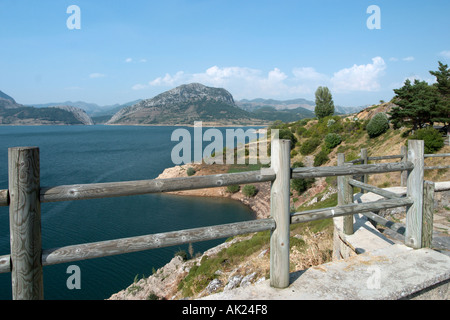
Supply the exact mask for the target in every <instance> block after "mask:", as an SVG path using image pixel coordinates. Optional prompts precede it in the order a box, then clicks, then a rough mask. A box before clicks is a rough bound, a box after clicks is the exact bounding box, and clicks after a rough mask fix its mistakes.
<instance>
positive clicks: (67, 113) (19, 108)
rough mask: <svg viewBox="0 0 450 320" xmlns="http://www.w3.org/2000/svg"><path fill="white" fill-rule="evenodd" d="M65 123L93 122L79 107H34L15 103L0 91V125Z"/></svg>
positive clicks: (89, 123) (85, 123) (86, 123)
mask: <svg viewBox="0 0 450 320" xmlns="http://www.w3.org/2000/svg"><path fill="white" fill-rule="evenodd" d="M2 124H6V125H47V124H49V125H55V124H58V125H66V124H84V125H91V124H93V122H92V119H91V118H90V117H89V116H88V115H87V114H86V112H85V111H84V110H82V109H80V108H76V107H72V106H55V107H44V108H35V107H28V106H24V105H22V104H19V103H17V102H16V101H15V100H14V99H13V98H12V97H10V96H8V95H7V94H5V93H3V92H2V91H0V125H2Z"/></svg>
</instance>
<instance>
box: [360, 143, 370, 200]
mask: <svg viewBox="0 0 450 320" xmlns="http://www.w3.org/2000/svg"><path fill="white" fill-rule="evenodd" d="M367 157H368V155H367V149H366V148H363V149H361V159H362V164H369V160H368V159H367ZM368 181H369V175H368V174H363V175H362V179H361V182H363V183H368ZM365 192H366V190H364V189H361V193H365Z"/></svg>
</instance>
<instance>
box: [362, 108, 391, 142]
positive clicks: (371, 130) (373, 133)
mask: <svg viewBox="0 0 450 320" xmlns="http://www.w3.org/2000/svg"><path fill="white" fill-rule="evenodd" d="M366 129H367V133H368V134H369V137H371V138H375V137H378V136H379V135H380V134H383V133H385V132H386V131H387V130H388V129H389V120H388V118H387V116H386V114H385V113H384V112H379V113H377V114H376V115H374V116H373V117H372V119H370V121H369V123H368V124H367V127H366Z"/></svg>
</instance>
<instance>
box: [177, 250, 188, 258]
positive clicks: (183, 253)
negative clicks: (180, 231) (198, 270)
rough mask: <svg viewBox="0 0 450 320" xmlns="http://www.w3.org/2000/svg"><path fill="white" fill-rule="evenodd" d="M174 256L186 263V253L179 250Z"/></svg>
mask: <svg viewBox="0 0 450 320" xmlns="http://www.w3.org/2000/svg"><path fill="white" fill-rule="evenodd" d="M174 256H175V257H177V256H179V257H180V258H181V259H183V261H186V260H187V259H188V255H187V253H186V251H185V250H182V249H179V250H178V251H177V252H175V254H174Z"/></svg>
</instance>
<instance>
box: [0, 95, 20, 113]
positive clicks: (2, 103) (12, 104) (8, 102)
mask: <svg viewBox="0 0 450 320" xmlns="http://www.w3.org/2000/svg"><path fill="white" fill-rule="evenodd" d="M18 106H20V105H19V104H18V103H17V102H16V101H15V100H14V99H13V98H11V97H10V96H8V95H7V94H6V93H4V92H2V91H0V108H1V107H4V108H8V109H9V108H16V107H18Z"/></svg>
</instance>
